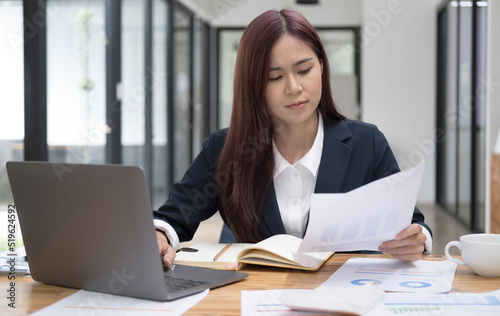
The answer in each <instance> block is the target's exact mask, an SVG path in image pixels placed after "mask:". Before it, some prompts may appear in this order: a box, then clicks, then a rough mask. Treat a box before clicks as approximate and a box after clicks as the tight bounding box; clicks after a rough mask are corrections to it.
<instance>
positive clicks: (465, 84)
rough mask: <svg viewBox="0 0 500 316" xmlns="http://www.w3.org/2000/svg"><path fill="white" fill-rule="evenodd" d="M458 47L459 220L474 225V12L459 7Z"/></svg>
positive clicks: (470, 9)
mask: <svg viewBox="0 0 500 316" xmlns="http://www.w3.org/2000/svg"><path fill="white" fill-rule="evenodd" d="M459 10H460V12H459V14H460V19H459V21H460V23H459V26H458V31H459V36H460V40H459V46H458V50H459V53H458V58H459V61H458V62H459V68H458V74H457V75H458V80H459V82H458V89H459V91H458V97H459V99H458V141H459V143H458V149H459V152H458V157H459V158H458V193H459V194H458V198H459V201H458V203H459V205H458V217H459V218H460V219H461V220H462V221H463V222H464V223H466V224H467V225H469V224H470V221H471V214H470V209H471V204H470V202H471V177H470V175H471V149H472V147H471V146H472V144H471V133H472V132H473V131H472V129H471V85H472V81H471V79H472V76H471V70H472V50H471V47H472V46H471V44H472V43H471V39H472V38H471V37H472V8H470V7H460V8H459Z"/></svg>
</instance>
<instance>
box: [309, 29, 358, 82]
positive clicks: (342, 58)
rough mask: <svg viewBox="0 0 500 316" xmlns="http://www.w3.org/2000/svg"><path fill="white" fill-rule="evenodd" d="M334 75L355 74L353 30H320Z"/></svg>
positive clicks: (319, 33)
mask: <svg viewBox="0 0 500 316" xmlns="http://www.w3.org/2000/svg"><path fill="white" fill-rule="evenodd" d="M318 35H319V37H320V38H321V41H322V42H323V46H324V47H325V51H326V54H327V55H328V61H329V62H330V72H331V73H332V75H354V74H355V60H356V56H355V54H354V53H355V50H354V47H355V44H356V43H355V34H354V31H352V30H345V31H344V30H319V31H318Z"/></svg>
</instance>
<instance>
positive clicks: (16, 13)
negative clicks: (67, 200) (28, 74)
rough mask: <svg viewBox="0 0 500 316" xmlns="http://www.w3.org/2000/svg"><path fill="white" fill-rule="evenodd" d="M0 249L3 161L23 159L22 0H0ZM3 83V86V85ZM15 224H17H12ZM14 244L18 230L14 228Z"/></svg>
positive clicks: (6, 193) (3, 242)
mask: <svg viewBox="0 0 500 316" xmlns="http://www.w3.org/2000/svg"><path fill="white" fill-rule="evenodd" d="M0 47H1V49H0V69H1V71H0V87H2V106H1V107H0V251H4V250H6V249H7V235H8V234H7V211H8V205H9V204H14V200H13V198H12V192H11V189H10V184H9V179H8V177H7V170H6V169H5V163H6V162H7V161H10V160H23V156H24V153H23V152H24V149H23V144H24V143H23V140H24V77H23V74H24V66H23V56H24V54H23V49H24V45H23V3H22V1H1V2H0ZM5 87H7V88H6V89H4V88H5ZM16 227H19V225H16ZM16 240H18V242H17V244H16V246H21V245H22V244H21V231H20V230H19V229H17V230H16Z"/></svg>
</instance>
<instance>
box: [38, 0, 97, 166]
mask: <svg viewBox="0 0 500 316" xmlns="http://www.w3.org/2000/svg"><path fill="white" fill-rule="evenodd" d="M47 12H53V14H52V15H51V17H50V18H48V19H47V144H48V146H49V160H50V161H56V162H67V163H104V161H105V157H104V145H105V141H106V130H107V126H106V124H105V122H106V119H105V64H104V63H105V48H106V36H105V32H104V2H102V1H98V0H94V1H52V0H49V1H48V2H47Z"/></svg>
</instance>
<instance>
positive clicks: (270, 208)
mask: <svg viewBox="0 0 500 316" xmlns="http://www.w3.org/2000/svg"><path fill="white" fill-rule="evenodd" d="M259 232H260V234H261V235H262V237H263V238H267V237H269V236H272V235H276V234H285V233H286V231H285V226H284V225H283V219H282V218H281V214H280V210H279V207H278V201H277V200H276V191H275V190H274V181H271V184H270V185H269V189H268V191H267V197H266V200H265V201H264V205H263V206H262V214H261V222H260V225H259Z"/></svg>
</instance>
